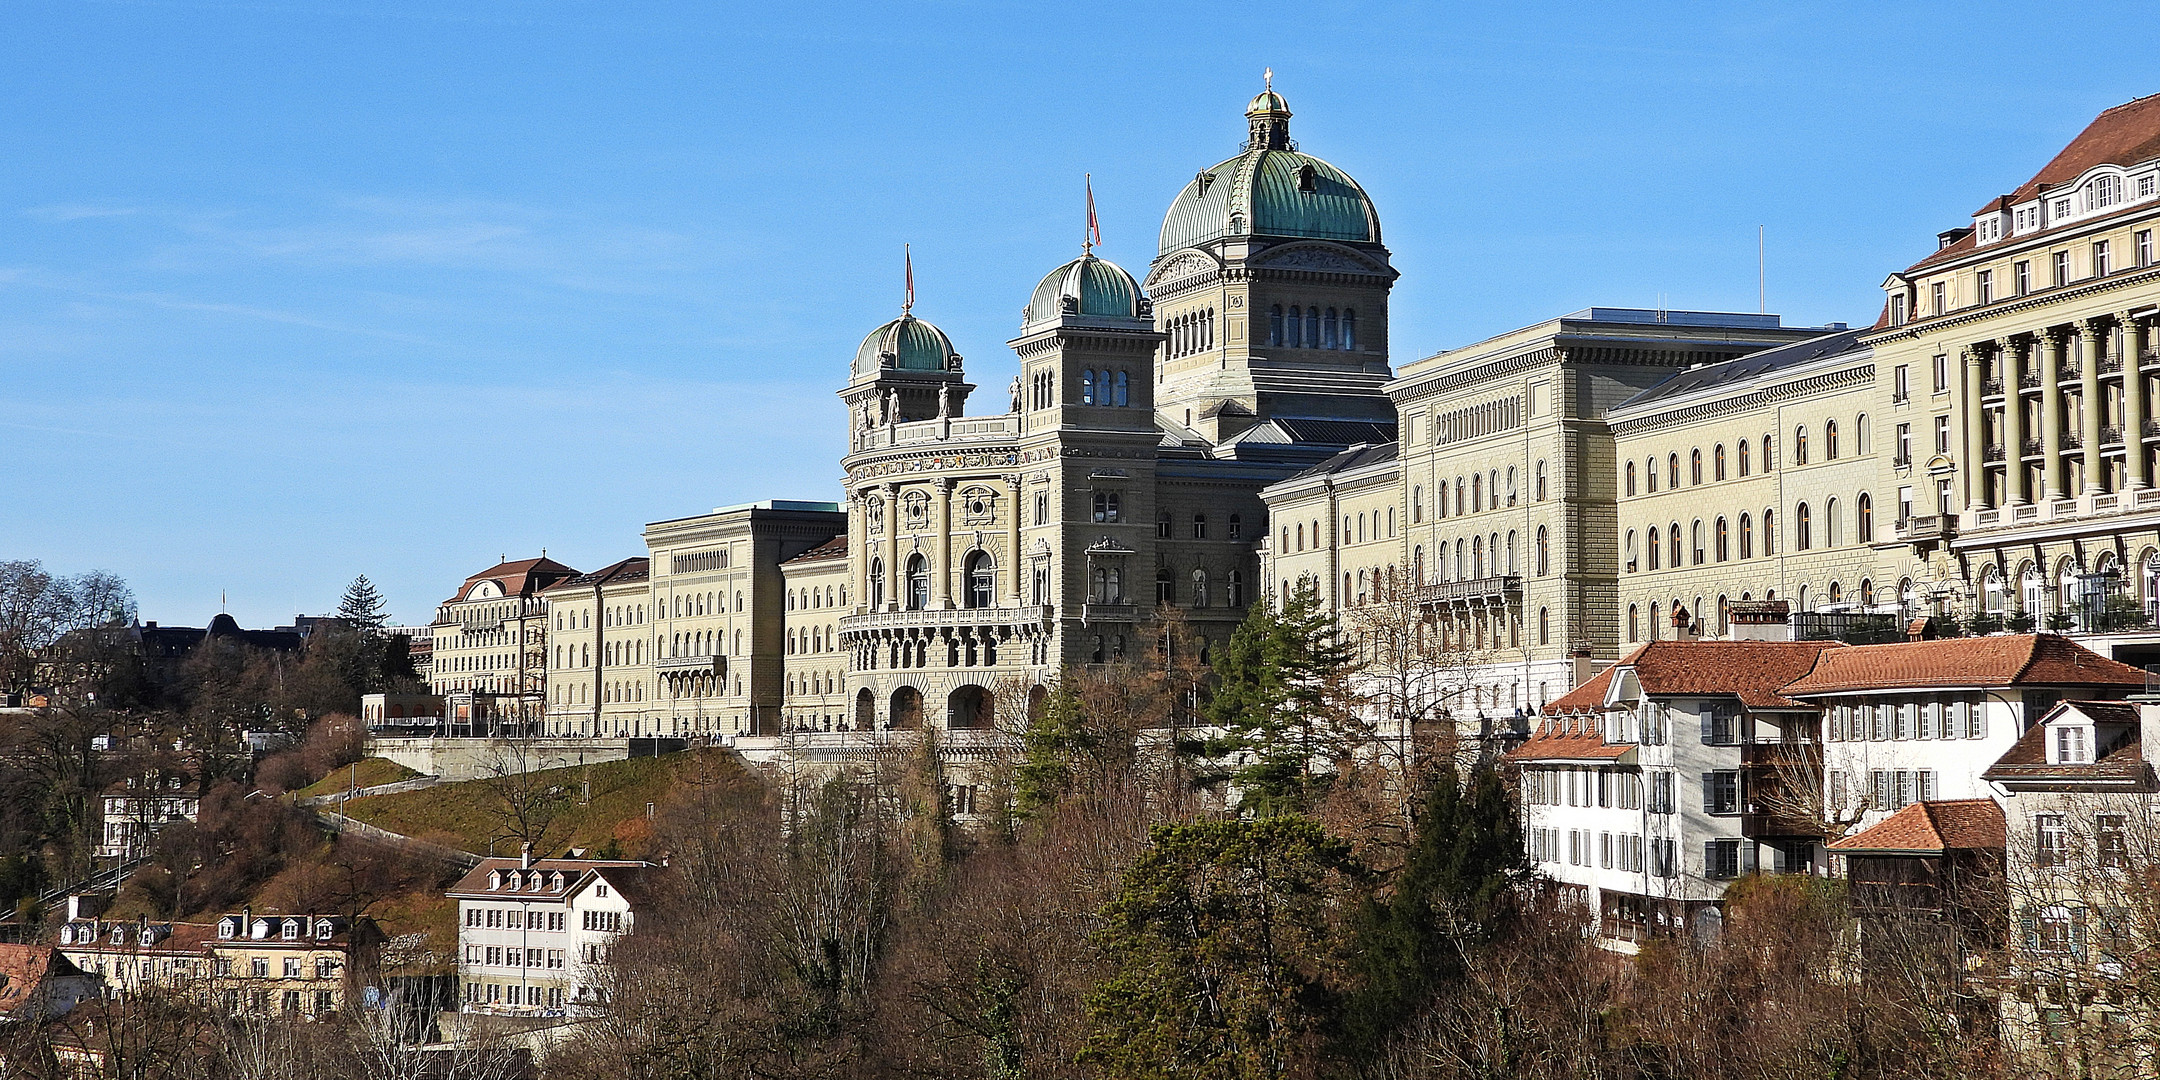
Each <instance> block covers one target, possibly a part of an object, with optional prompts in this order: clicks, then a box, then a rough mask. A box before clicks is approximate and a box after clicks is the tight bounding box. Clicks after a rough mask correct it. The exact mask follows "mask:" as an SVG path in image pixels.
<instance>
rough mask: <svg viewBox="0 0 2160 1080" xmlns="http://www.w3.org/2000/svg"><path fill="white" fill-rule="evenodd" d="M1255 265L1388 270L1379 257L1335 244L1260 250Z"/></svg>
mask: <svg viewBox="0 0 2160 1080" xmlns="http://www.w3.org/2000/svg"><path fill="white" fill-rule="evenodd" d="M1253 265H1255V266H1265V267H1269V268H1272V269H1279V270H1321V271H1336V272H1341V273H1352V274H1379V273H1385V272H1386V268H1385V267H1383V266H1381V265H1380V263H1378V262H1377V261H1375V260H1373V259H1370V258H1368V257H1366V256H1365V255H1363V254H1361V253H1359V252H1356V251H1352V250H1350V249H1349V248H1345V247H1337V246H1336V245H1334V244H1317V243H1314V244H1284V245H1281V246H1279V247H1272V248H1269V249H1268V250H1266V251H1263V252H1261V253H1260V255H1259V257H1258V258H1256V259H1254V260H1253Z"/></svg>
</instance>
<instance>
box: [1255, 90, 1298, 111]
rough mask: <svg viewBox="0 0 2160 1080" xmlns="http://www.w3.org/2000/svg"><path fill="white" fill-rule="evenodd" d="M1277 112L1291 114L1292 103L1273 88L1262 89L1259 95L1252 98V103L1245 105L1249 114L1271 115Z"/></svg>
mask: <svg viewBox="0 0 2160 1080" xmlns="http://www.w3.org/2000/svg"><path fill="white" fill-rule="evenodd" d="M1276 113H1281V114H1282V115H1284V116H1289V115H1290V103H1289V102H1287V101H1284V100H1283V96H1282V95H1281V94H1278V93H1276V92H1275V91H1274V90H1272V89H1269V90H1263V91H1261V92H1260V96H1259V97H1256V98H1254V99H1252V104H1250V105H1247V106H1245V115H1247V116H1271V115H1274V114H1276Z"/></svg>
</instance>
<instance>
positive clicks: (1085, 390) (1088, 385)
mask: <svg viewBox="0 0 2160 1080" xmlns="http://www.w3.org/2000/svg"><path fill="white" fill-rule="evenodd" d="M1080 404H1082V405H1093V404H1095V372H1094V369H1092V368H1081V369H1080Z"/></svg>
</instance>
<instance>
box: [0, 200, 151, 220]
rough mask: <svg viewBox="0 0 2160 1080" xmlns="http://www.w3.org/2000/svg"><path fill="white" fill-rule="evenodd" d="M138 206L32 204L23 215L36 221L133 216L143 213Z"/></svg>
mask: <svg viewBox="0 0 2160 1080" xmlns="http://www.w3.org/2000/svg"><path fill="white" fill-rule="evenodd" d="M143 212H144V210H143V208H142V207H140V206H99V205H96V204H93V203H55V204H53V205H50V206H32V207H27V208H25V209H24V210H23V212H22V214H23V216H24V217H27V218H32V219H35V220H38V221H55V222H69V221H90V220H95V219H98V218H117V217H134V216H136V215H137V214H141V213H143Z"/></svg>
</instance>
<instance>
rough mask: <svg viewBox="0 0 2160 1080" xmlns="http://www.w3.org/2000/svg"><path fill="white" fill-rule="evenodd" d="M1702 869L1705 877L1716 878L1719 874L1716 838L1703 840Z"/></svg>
mask: <svg viewBox="0 0 2160 1080" xmlns="http://www.w3.org/2000/svg"><path fill="white" fill-rule="evenodd" d="M1702 869H1703V876H1704V877H1707V878H1714V877H1716V876H1717V869H1718V865H1717V841H1715V840H1705V841H1703V846H1702Z"/></svg>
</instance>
